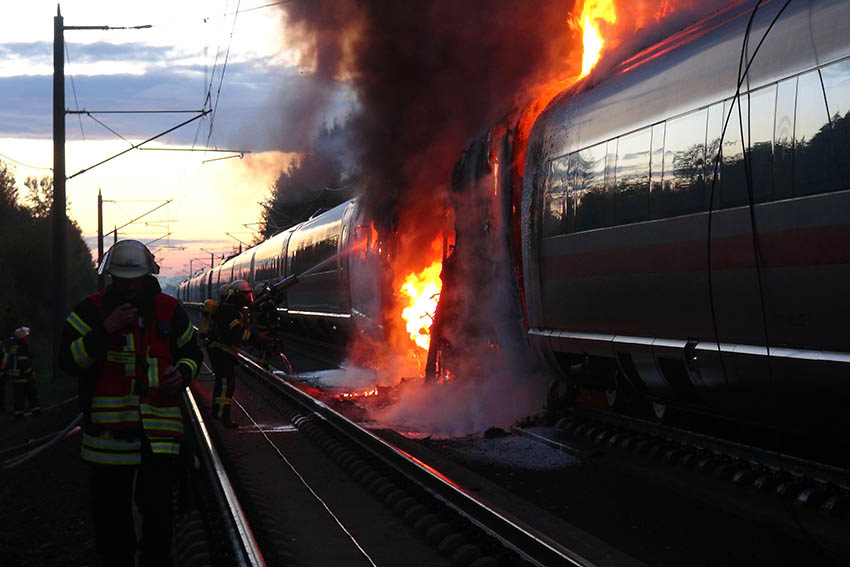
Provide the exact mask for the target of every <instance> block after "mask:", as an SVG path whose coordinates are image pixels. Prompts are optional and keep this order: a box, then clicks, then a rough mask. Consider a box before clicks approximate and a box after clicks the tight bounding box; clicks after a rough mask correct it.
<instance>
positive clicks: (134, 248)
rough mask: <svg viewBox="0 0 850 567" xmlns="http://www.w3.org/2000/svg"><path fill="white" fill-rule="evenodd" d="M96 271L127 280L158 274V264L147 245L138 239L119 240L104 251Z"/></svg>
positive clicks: (99, 273)
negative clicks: (104, 254)
mask: <svg viewBox="0 0 850 567" xmlns="http://www.w3.org/2000/svg"><path fill="white" fill-rule="evenodd" d="M97 273H98V275H103V274H104V273H107V274H109V275H111V276H113V277H116V278H121V279H128V280H129V279H135V278H140V277H142V276H148V275H151V274H158V273H159V265H157V263H156V261H155V260H154V257H153V254H151V251H150V250H148V247H147V246H145V245H144V244H142V243H141V242H139V241H138V240H121V241H119V242H116V243H115V244H114V245H113V246H112V248H110V249H109V252H107V253H106V256H105V257H104V258H103V262H101V264H100V268H99V269H98V271H97Z"/></svg>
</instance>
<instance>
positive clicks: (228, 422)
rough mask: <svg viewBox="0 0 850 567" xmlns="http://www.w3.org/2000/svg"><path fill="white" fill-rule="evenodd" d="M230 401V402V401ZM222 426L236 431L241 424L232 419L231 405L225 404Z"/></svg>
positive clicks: (222, 411) (222, 413) (222, 412)
mask: <svg viewBox="0 0 850 567" xmlns="http://www.w3.org/2000/svg"><path fill="white" fill-rule="evenodd" d="M228 401H229V400H228ZM221 424H222V425H224V426H225V427H226V428H228V429H236V428H237V427H239V424H238V423H236V422H235V421H233V420H232V419H230V404H229V403H227V404H224V406H223V408H222V410H221Z"/></svg>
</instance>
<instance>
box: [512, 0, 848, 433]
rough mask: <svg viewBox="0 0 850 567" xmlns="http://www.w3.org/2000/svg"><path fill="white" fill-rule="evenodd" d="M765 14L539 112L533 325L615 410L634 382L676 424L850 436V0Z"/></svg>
mask: <svg viewBox="0 0 850 567" xmlns="http://www.w3.org/2000/svg"><path fill="white" fill-rule="evenodd" d="M783 8H784V11H782V13H781V15H779V17H778V19H777V20H776V21H775V24H774V25H773V27H772V29H770V30H769V31H768V28H769V27H770V26H771V22H772V21H773V20H774V18H775V17H776V16H777V14H779V12H780V10H782V9H783ZM752 9H753V6H752V3H747V4H746V5H742V4H740V3H739V4H737V5H735V6H732V7H731V8H728V9H726V10H724V11H722V12H720V13H717V14H715V15H713V16H711V17H709V18H708V19H706V20H704V21H701V22H698V23H697V24H695V25H692V26H690V27H689V28H686V29H685V30H683V31H682V32H680V33H678V34H676V35H674V36H672V37H670V38H668V39H666V40H664V41H663V42H661V43H659V44H658V45H655V46H653V47H651V48H649V49H646V50H644V51H643V52H641V53H639V54H638V55H636V56H635V57H633V58H631V59H629V60H627V61H625V62H623V63H621V64H620V65H619V66H618V67H616V68H615V69H613V71H612V72H611V73H610V75H609V76H608V78H606V79H605V80H604V81H602V82H600V83H598V84H596V85H593V86H589V85H586V86H585V87H583V88H580V89H579V90H577V91H576V92H570V93H565V94H563V95H561V96H560V97H559V98H558V99H556V100H555V101H553V103H551V104H550V105H549V107H548V108H547V110H546V111H545V112H544V113H543V114H542V115H541V116H540V117H539V118H538V120H537V122H536V124H535V126H534V128H533V131H532V134H531V137H530V140H529V148H528V154H527V161H526V175H525V178H524V184H523V195H522V223H521V225H522V243H523V244H522V253H523V254H522V256H523V276H524V293H525V301H526V309H527V317H528V326H529V331H528V332H529V335H530V337H531V339H532V341H533V342H534V344H535V345H536V347H537V348H538V349H539V351H540V352H541V353H542V355H543V356H544V357H545V358H546V359H547V360H548V361H549V362H550V363H551V365H552V366H553V367H555V368H557V369H558V370H559V371H562V372H563V375H564V376H565V377H566V378H567V379H568V380H572V381H573V382H574V383H576V384H577V385H579V386H580V387H585V388H595V389H597V390H603V391H605V392H606V393H607V394H608V402H609V403H611V404H614V405H616V403H617V399H618V398H617V396H618V394H619V395H620V399H622V395H623V393H624V391H625V390H629V391H630V393H631V394H632V395H633V396H634V395H635V394H637V395H638V396H640V397H642V398H643V399H646V400H650V401H651V402H653V405H654V407H655V409H656V412H657V415H658V416H659V417H661V415H662V414H663V412H664V411H665V408H670V407H678V408H687V409H688V410H691V411H695V412H705V413H708V414H711V415H718V416H728V417H730V418H733V419H736V420H746V421H748V422H751V423H755V424H757V425H764V426H768V427H771V428H774V427H780V428H784V429H788V430H792V431H797V432H802V433H804V434H812V435H818V436H820V435H822V434H824V433H829V432H831V433H832V434H835V432H837V431H846V427H847V426H848V425H850V417H848V416H850V411H848V407H850V292H848V290H850V2H846V1H838V0H797V1H794V2H790V3H788V4H787V7H786V2H783V1H775V2H765V3H763V4H762V5H761V6H760V7H759V8H758V10H757V12H756V14H755V16H754V18H753V20H752V27H751V30H750V32H749V33H747V27H748V23H749V22H750V17H751V14H752ZM763 38H764V41H763V44H761V45H760V47H759V43H760V42H761V40H762V39H763ZM744 46H746V47H744ZM757 48H758V52H757V53H756V49H757ZM742 49H744V50H745V53H746V60H752V63H751V66H750V67H749V71H748V72H747V73H746V75H745V76H744V78H743V81H742V82H741V88H740V94H739V96H736V89H737V85H738V82H739V81H738V79H739V77H738V67H739V65H738V63H739V60H740V58H741V54H742ZM746 60H745V66H746ZM727 119H728V127H726V129H725V132H724V124H725V123H726V121H727ZM718 153H719V155H720V160H719V162H716V156H718ZM716 164H717V168H716V171H715V165H716ZM588 367H589V368H590V370H591V371H584V370H587V369H588Z"/></svg>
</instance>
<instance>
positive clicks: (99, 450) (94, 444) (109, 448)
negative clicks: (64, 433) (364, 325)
mask: <svg viewBox="0 0 850 567" xmlns="http://www.w3.org/2000/svg"><path fill="white" fill-rule="evenodd" d="M141 450H142V443H141V441H139V440H135V441H130V440H124V439H114V438H106V437H102V436H97V435H91V434H89V433H83V448H82V451H81V456H82V457H83V459H84V460H86V461H89V462H92V463H102V464H107V465H138V464H139V463H141V461H142V453H141Z"/></svg>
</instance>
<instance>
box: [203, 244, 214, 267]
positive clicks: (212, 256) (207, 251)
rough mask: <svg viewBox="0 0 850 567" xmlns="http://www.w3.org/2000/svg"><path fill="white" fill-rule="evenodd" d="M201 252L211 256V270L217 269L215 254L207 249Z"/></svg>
mask: <svg viewBox="0 0 850 567" xmlns="http://www.w3.org/2000/svg"><path fill="white" fill-rule="evenodd" d="M201 252H206V253H207V254H209V255H210V270H212V269H213V268H215V252H213V251H211V250H207V249H206V248H201Z"/></svg>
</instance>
